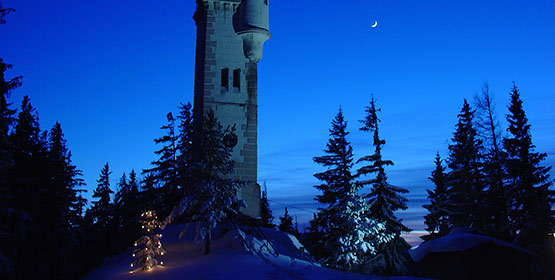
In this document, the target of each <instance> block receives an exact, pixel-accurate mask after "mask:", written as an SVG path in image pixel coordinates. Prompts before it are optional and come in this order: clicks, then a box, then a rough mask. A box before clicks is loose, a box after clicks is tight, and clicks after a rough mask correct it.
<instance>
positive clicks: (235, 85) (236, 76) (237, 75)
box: [233, 69, 241, 91]
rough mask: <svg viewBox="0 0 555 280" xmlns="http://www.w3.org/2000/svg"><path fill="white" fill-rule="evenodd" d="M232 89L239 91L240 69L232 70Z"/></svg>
mask: <svg viewBox="0 0 555 280" xmlns="http://www.w3.org/2000/svg"><path fill="white" fill-rule="evenodd" d="M233 88H236V89H237V90H238V91H241V69H235V70H233Z"/></svg>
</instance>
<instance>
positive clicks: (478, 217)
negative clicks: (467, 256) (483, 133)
mask: <svg viewBox="0 0 555 280" xmlns="http://www.w3.org/2000/svg"><path fill="white" fill-rule="evenodd" d="M455 127H456V131H455V133H454V134H453V138H452V142H453V143H452V144H451V145H449V160H448V167H449V168H450V169H451V171H450V172H449V173H448V174H447V185H448V191H449V198H448V204H449V209H448V210H449V211H450V212H451V213H450V215H449V223H450V228H454V227H472V228H476V229H482V226H484V223H485V221H486V220H487V218H485V217H484V213H483V211H484V205H483V204H482V202H483V191H484V182H483V173H482V164H481V159H482V155H481V154H480V151H481V150H482V141H481V140H480V139H478V137H477V132H476V129H475V128H474V111H473V110H472V109H471V108H470V105H468V103H467V102H466V99H465V100H464V103H463V107H462V109H461V112H460V113H459V115H458V122H457V124H456V126H455Z"/></svg>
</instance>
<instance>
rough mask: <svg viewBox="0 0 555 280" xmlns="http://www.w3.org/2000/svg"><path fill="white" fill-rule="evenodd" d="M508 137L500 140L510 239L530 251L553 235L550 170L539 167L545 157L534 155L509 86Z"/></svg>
mask: <svg viewBox="0 0 555 280" xmlns="http://www.w3.org/2000/svg"><path fill="white" fill-rule="evenodd" d="M507 122H508V123H509V128H508V129H507V131H508V132H509V135H508V136H507V138H505V139H503V147H504V148H505V151H506V152H507V161H506V166H507V175H508V178H507V179H508V182H507V183H508V185H509V186H510V196H511V198H512V201H513V207H512V209H511V210H512V211H511V213H510V217H511V222H512V231H511V233H512V235H513V236H517V233H518V236H517V241H518V243H519V244H520V245H522V246H526V247H531V246H534V245H538V244H540V246H542V245H541V244H542V242H544V241H545V239H546V238H547V234H548V233H552V232H554V231H555V220H554V211H553V210H552V209H551V206H552V205H553V202H554V194H555V193H554V191H553V190H551V189H550V188H549V187H550V186H551V184H552V181H551V180H550V179H549V170H550V169H551V167H544V166H541V162H542V161H543V160H544V159H545V158H546V157H547V155H546V154H544V153H537V152H535V151H534V150H535V146H534V145H533V144H532V136H531V134H530V125H529V124H528V119H527V118H526V114H525V112H524V109H523V107H522V100H521V99H520V92H519V90H518V88H517V87H516V85H514V84H513V88H512V92H511V103H510V105H509V114H508V115H507Z"/></svg>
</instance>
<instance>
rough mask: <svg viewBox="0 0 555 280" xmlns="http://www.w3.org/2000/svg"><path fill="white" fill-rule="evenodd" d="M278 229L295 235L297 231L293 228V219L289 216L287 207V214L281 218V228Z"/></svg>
mask: <svg viewBox="0 0 555 280" xmlns="http://www.w3.org/2000/svg"><path fill="white" fill-rule="evenodd" d="M278 229H279V230H281V231H283V232H287V233H290V234H293V233H294V232H295V229H294V228H293V217H291V215H289V212H287V207H285V213H283V217H279V226H278Z"/></svg>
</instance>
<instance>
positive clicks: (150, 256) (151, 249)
mask: <svg viewBox="0 0 555 280" xmlns="http://www.w3.org/2000/svg"><path fill="white" fill-rule="evenodd" d="M140 222H141V224H142V226H141V228H142V229H143V231H144V235H143V236H142V237H140V238H139V239H138V240H137V241H135V247H137V246H141V245H144V247H143V246H141V247H139V248H137V249H135V250H134V251H133V257H134V258H137V259H136V260H135V261H133V262H132V263H131V268H135V269H134V270H131V273H133V272H137V271H139V270H140V271H148V270H151V269H153V268H154V267H156V266H159V265H163V264H164V262H162V261H160V262H159V261H158V260H157V259H156V257H158V256H163V255H164V254H166V253H167V252H166V250H164V248H162V243H161V242H160V238H162V234H160V233H158V234H156V233H154V232H155V231H156V230H157V229H158V228H160V222H159V221H158V217H157V216H156V212H155V211H146V212H144V213H143V214H141V220H140Z"/></svg>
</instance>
